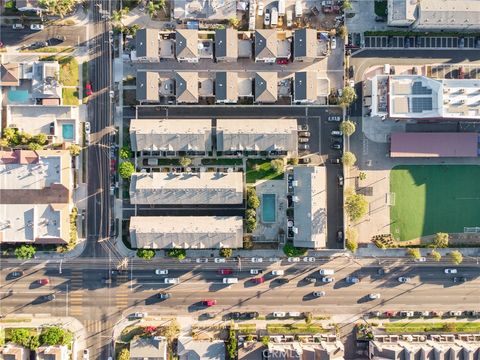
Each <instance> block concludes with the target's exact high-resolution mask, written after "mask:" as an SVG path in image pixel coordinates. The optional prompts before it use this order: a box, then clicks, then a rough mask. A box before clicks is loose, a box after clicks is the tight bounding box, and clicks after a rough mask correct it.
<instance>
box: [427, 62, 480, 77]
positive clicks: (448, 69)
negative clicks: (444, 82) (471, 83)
mask: <svg viewBox="0 0 480 360" xmlns="http://www.w3.org/2000/svg"><path fill="white" fill-rule="evenodd" d="M427 76H428V77H431V78H435V79H480V67H479V66H474V65H463V64H454V65H449V64H441V65H434V66H427Z"/></svg>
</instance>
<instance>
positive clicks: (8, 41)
mask: <svg viewBox="0 0 480 360" xmlns="http://www.w3.org/2000/svg"><path fill="white" fill-rule="evenodd" d="M55 36H65V40H64V41H63V42H61V43H58V44H57V43H55V45H56V46H83V45H84V43H85V41H86V30H85V26H46V27H45V29H44V30H42V31H32V30H30V28H29V27H28V26H27V25H26V26H25V28H24V29H18V30H14V29H12V27H11V26H2V27H1V28H0V41H2V42H3V44H4V45H5V46H19V47H20V46H22V45H31V44H32V43H34V42H37V41H48V40H50V39H53V38H54V37H55Z"/></svg>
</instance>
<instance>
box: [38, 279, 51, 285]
mask: <svg viewBox="0 0 480 360" xmlns="http://www.w3.org/2000/svg"><path fill="white" fill-rule="evenodd" d="M48 283H49V281H48V279H40V280H38V284H39V285H48Z"/></svg>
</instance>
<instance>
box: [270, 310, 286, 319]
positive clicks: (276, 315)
mask: <svg viewBox="0 0 480 360" xmlns="http://www.w3.org/2000/svg"><path fill="white" fill-rule="evenodd" d="M285 316H287V314H286V313H284V312H283V311H276V312H274V313H273V317H276V318H284V317H285Z"/></svg>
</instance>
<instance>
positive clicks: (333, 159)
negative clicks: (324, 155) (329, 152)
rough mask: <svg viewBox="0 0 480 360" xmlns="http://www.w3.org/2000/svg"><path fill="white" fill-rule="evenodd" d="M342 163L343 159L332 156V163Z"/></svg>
mask: <svg viewBox="0 0 480 360" xmlns="http://www.w3.org/2000/svg"><path fill="white" fill-rule="evenodd" d="M340 163H341V160H340V159H338V158H330V164H335V165H337V164H340Z"/></svg>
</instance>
